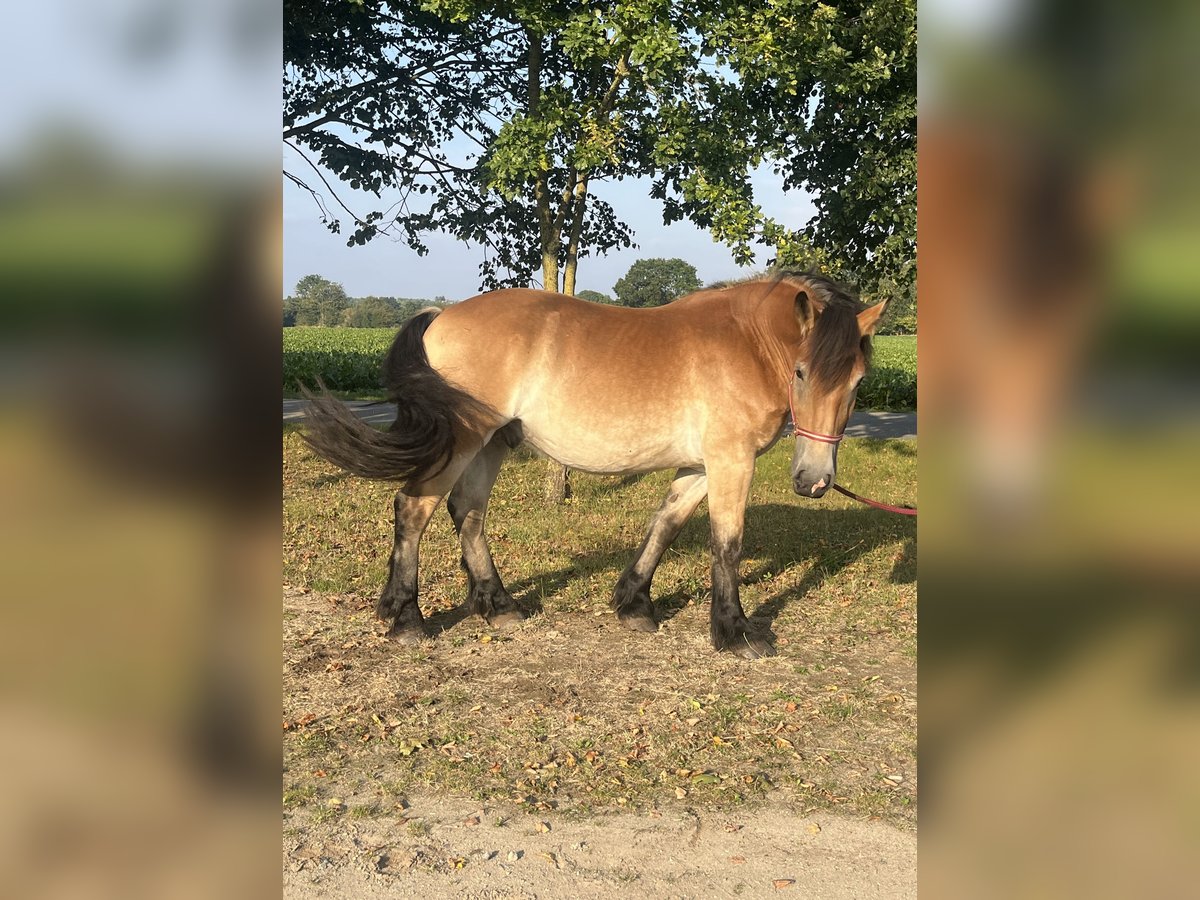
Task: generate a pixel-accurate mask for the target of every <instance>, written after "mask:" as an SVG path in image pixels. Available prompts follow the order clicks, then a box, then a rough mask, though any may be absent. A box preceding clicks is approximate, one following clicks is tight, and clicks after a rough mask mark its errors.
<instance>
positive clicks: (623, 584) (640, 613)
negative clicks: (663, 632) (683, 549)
mask: <svg viewBox="0 0 1200 900" xmlns="http://www.w3.org/2000/svg"><path fill="white" fill-rule="evenodd" d="M707 490H708V479H707V478H706V477H705V474H704V472H702V471H700V470H698V469H680V470H679V471H678V472H676V473H675V480H674V481H672V482H671V489H670V490H669V491H668V492H667V497H666V499H665V500H663V502H662V506H660V507H659V508H658V512H656V513H655V514H654V518H653V519H652V520H651V521H650V528H649V530H648V531H647V532H646V539H645V540H643V541H642V546H641V547H640V548H639V549H638V552H637V555H636V556H635V557H634V558H633V562H631V563H630V564H629V567H628V568H627V569H625V571H624V572H622V573H621V577H620V578H619V579H618V580H617V587H616V589H615V590H614V591H613V597H612V607H613V609H615V610H616V611H617V618H618V619H619V620H620V621H621V624H622V625H625V626H627V627H629V628H633V629H634V630H636V631H656V630H657V629H658V625H657V624H656V623H655V621H654V606H653V605H652V604H651V602H650V582H651V580H652V579H653V578H654V570H655V569H657V568H658V563H659V561H660V560H661V559H662V555H663V553H664V552H666V549H667V547H669V546H671V542H672V541H673V540H675V538H676V537H677V536H678V535H679V531H680V529H681V528H683V525H684V523H685V522H686V521H687V520H688V518H689V517H690V516H691V514H692V513H693V512H695V511H696V507H697V506H699V505H700V501H701V500H703V499H704V494H705V492H706V491H707Z"/></svg>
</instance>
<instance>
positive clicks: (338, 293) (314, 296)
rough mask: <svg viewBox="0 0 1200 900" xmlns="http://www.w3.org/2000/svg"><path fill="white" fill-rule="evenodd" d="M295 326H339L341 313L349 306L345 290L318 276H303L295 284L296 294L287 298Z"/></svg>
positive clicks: (285, 312)
mask: <svg viewBox="0 0 1200 900" xmlns="http://www.w3.org/2000/svg"><path fill="white" fill-rule="evenodd" d="M288 300H289V302H290V303H291V309H290V310H288V309H285V311H284V314H285V315H287V313H288V312H291V313H293V315H294V318H293V322H294V324H296V325H340V324H341V323H342V311H343V310H344V309H345V308H346V307H347V306H349V304H350V301H349V299H348V298H347V297H346V291H345V289H344V288H343V287H342V286H341V285H340V284H338V283H337V282H334V281H329V280H328V279H327V278H322V277H321V276H320V275H305V276H304V277H303V278H301V279H300V280H299V281H298V282H296V292H295V294H294V295H293V296H292V297H289V298H288Z"/></svg>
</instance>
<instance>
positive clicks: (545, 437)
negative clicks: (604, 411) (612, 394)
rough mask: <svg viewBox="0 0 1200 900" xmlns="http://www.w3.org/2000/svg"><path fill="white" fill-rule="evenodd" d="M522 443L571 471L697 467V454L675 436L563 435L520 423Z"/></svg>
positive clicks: (624, 470) (621, 470)
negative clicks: (631, 438)
mask: <svg viewBox="0 0 1200 900" xmlns="http://www.w3.org/2000/svg"><path fill="white" fill-rule="evenodd" d="M522 426H523V429H524V435H525V440H526V441H527V442H528V443H529V444H531V445H532V446H533V447H534V448H536V449H537V450H539V451H541V452H542V453H544V454H546V455H547V456H549V457H550V458H551V459H553V460H555V461H557V462H560V463H562V464H563V465H564V466H567V467H568V468H571V469H578V470H579V471H581V472H594V473H597V474H602V475H603V474H608V475H612V474H626V473H631V472H655V471H657V470H659V469H674V468H679V467H681V466H697V465H700V463H701V460H700V458H699V457H700V454H699V452H698V451H697V450H695V449H694V448H691V447H689V446H688V444H689V442H688V441H687V440H680V439H679V437H677V436H664V437H661V438H658V439H655V438H654V437H652V436H648V435H642V436H640V437H639V438H638V439H636V440H629V439H617V438H609V437H607V436H605V435H603V434H601V433H598V432H590V433H586V434H575V435H573V436H570V435H564V434H562V433H561V432H560V430H559V429H542V428H538V427H537V425H536V423H530V422H528V421H527V420H522Z"/></svg>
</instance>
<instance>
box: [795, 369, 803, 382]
mask: <svg viewBox="0 0 1200 900" xmlns="http://www.w3.org/2000/svg"><path fill="white" fill-rule="evenodd" d="M796 377H797V378H799V379H800V380H801V381H803V380H804V372H803V370H801V369H797V370H796Z"/></svg>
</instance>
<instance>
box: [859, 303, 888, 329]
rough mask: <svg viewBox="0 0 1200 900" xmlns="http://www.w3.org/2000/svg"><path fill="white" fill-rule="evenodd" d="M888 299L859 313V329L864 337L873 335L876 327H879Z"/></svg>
mask: <svg viewBox="0 0 1200 900" xmlns="http://www.w3.org/2000/svg"><path fill="white" fill-rule="evenodd" d="M887 305H888V301H887V300H884V301H883V302H882V303H876V304H875V305H874V306H872V307H869V308H867V309H864V310H863V311H862V312H860V313H859V314H858V330H859V331H860V332H862V336H863V337H871V335H873V334H874V333H875V329H876V328H878V327H879V320H880V319H882V318H883V313H884V311H885V310H886V309H887Z"/></svg>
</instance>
